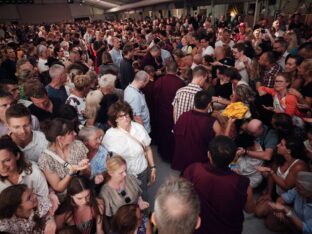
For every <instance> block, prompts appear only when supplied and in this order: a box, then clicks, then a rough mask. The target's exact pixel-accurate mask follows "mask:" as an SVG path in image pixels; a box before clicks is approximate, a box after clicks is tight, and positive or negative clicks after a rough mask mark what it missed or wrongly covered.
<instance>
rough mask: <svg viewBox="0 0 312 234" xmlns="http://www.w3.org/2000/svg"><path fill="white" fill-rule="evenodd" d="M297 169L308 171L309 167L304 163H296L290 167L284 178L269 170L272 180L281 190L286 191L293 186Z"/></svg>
mask: <svg viewBox="0 0 312 234" xmlns="http://www.w3.org/2000/svg"><path fill="white" fill-rule="evenodd" d="M299 171H309V169H308V167H307V166H306V165H304V164H301V163H298V164H296V165H294V166H293V167H292V168H291V169H290V171H289V174H288V175H287V177H286V179H282V178H281V177H279V176H278V175H276V173H275V172H274V171H273V170H271V172H270V174H271V177H272V179H273V180H274V182H275V183H276V184H277V185H278V186H279V187H281V188H282V189H283V190H285V191H287V190H289V189H291V188H293V187H294V186H295V184H296V177H297V173H298V172H299Z"/></svg>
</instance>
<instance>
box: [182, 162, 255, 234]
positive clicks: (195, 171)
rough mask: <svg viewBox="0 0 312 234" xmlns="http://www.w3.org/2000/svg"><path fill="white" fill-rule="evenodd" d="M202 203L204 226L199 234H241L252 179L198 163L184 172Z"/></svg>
mask: <svg viewBox="0 0 312 234" xmlns="http://www.w3.org/2000/svg"><path fill="white" fill-rule="evenodd" d="M183 177H184V178H186V179H188V180H189V181H190V182H191V183H192V184H193V185H194V188H195V190H196V192H197V194H198V196H199V200H200V217H201V225H200V227H199V229H198V230H196V231H195V232H194V233H195V234H241V233H242V229H243V221H244V214H243V209H244V207H245V203H246V201H247V189H248V186H249V179H248V178H247V177H245V176H242V175H238V174H236V173H234V172H233V171H232V170H231V169H229V168H228V167H226V168H216V167H214V166H212V165H211V164H209V163H207V164H202V163H194V164H192V165H191V166H189V167H188V168H186V170H185V171H184V173H183Z"/></svg>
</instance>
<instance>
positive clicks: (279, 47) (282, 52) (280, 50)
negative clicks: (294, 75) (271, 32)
mask: <svg viewBox="0 0 312 234" xmlns="http://www.w3.org/2000/svg"><path fill="white" fill-rule="evenodd" d="M287 47H288V43H287V41H285V40H284V39H278V40H276V41H274V43H273V51H274V52H275V55H276V57H277V58H278V60H277V63H278V64H279V65H280V66H281V67H282V70H285V60H286V57H287V55H288V54H289V53H288V51H287Z"/></svg>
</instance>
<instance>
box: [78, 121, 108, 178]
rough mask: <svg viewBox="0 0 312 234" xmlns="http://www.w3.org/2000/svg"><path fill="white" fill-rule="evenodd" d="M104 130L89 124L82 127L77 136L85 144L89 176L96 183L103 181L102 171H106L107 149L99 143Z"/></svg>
mask: <svg viewBox="0 0 312 234" xmlns="http://www.w3.org/2000/svg"><path fill="white" fill-rule="evenodd" d="M103 137H104V132H103V130H101V129H100V128H97V127H94V126H91V127H83V128H82V129H81V130H80V131H79V135H78V138H79V139H80V140H81V141H82V142H83V143H84V144H85V145H86V146H87V148H88V154H87V157H88V159H89V160H90V166H91V177H92V178H95V182H96V184H99V183H101V182H102V181H103V179H104V178H103V172H105V171H106V160H107V154H108V152H107V150H106V149H105V147H104V146H103V145H102V144H101V143H102V140H103Z"/></svg>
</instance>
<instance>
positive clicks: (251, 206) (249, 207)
mask: <svg viewBox="0 0 312 234" xmlns="http://www.w3.org/2000/svg"><path fill="white" fill-rule="evenodd" d="M255 209H256V202H255V199H254V197H253V191H252V188H251V187H250V186H248V189H247V201H246V203H245V207H244V210H245V211H246V212H247V213H253V212H255Z"/></svg>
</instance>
